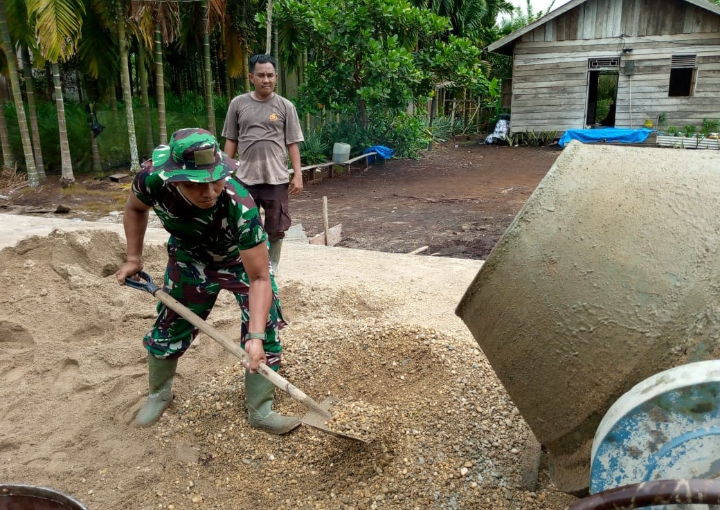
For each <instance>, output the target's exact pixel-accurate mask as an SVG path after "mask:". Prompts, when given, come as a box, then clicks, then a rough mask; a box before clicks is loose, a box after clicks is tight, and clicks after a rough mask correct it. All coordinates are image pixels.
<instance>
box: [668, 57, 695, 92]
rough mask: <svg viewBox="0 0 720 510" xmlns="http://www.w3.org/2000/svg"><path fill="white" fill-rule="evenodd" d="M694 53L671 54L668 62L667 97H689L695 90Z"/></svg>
mask: <svg viewBox="0 0 720 510" xmlns="http://www.w3.org/2000/svg"><path fill="white" fill-rule="evenodd" d="M696 61H697V56H696V55H673V57H672V61H671V62H670V89H669V92H668V96H669V97H689V96H692V95H693V92H694V91H695V78H696V76H697V67H696V65H697V62H696Z"/></svg>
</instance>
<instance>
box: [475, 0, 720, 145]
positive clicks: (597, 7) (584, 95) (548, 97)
mask: <svg viewBox="0 0 720 510" xmlns="http://www.w3.org/2000/svg"><path fill="white" fill-rule="evenodd" d="M488 49H489V50H490V51H494V52H497V53H501V54H505V55H510V56H512V57H513V71H512V105H511V120H510V123H511V131H512V132H513V133H517V132H523V131H526V130H527V131H535V132H538V131H557V132H558V133H562V132H564V131H565V130H567V129H582V128H586V127H590V126H593V125H598V124H599V123H601V122H603V121H604V122H603V123H604V124H605V125H614V126H615V127H623V128H639V127H642V126H643V125H644V123H645V122H646V120H651V121H652V122H653V125H657V123H658V120H660V121H661V122H664V125H665V126H678V127H684V126H686V125H695V126H697V127H698V128H700V126H701V125H702V123H703V120H704V119H711V120H720V6H717V5H715V4H713V3H711V2H710V1H709V0H571V1H570V2H568V3H567V4H565V5H563V6H561V7H559V8H557V9H555V10H554V11H552V12H550V13H549V14H547V15H545V16H544V17H542V18H540V19H539V20H537V21H535V22H534V23H531V24H530V25H528V26H526V27H524V28H522V29H520V30H516V31H515V32H513V33H511V34H509V35H508V36H506V37H504V38H502V39H500V40H498V41H496V42H495V43H493V44H491V45H490V46H489V47H488ZM608 81H609V82H610V83H611V85H612V83H613V81H614V85H615V87H614V91H613V92H611V93H612V95H613V96H614V97H613V98H610V99H607V98H605V103H604V104H605V105H606V106H607V105H608V101H614V103H615V104H614V107H613V108H612V109H613V110H614V119H612V118H610V117H611V116H610V115H605V116H604V117H605V118H604V119H600V118H597V117H598V111H599V110H598V103H599V100H600V91H601V90H608V89H611V90H612V86H611V87H607V86H606V87H604V88H603V86H602V84H603V83H605V84H607V83H608ZM605 93H606V94H607V92H605ZM607 109H608V110H609V107H608V108H607ZM613 120H614V122H613Z"/></svg>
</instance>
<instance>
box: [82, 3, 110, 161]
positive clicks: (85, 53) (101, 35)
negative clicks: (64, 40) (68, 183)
mask: <svg viewBox="0 0 720 510" xmlns="http://www.w3.org/2000/svg"><path fill="white" fill-rule="evenodd" d="M84 2H85V17H84V19H83V27H82V39H80V42H79V43H78V57H79V60H80V63H81V66H82V69H83V71H84V72H85V73H87V74H88V75H89V76H90V77H92V78H93V79H96V80H98V87H99V88H100V89H101V90H107V89H109V88H111V89H112V90H113V91H114V90H115V85H114V78H113V77H114V76H117V74H118V72H119V71H120V65H119V56H120V55H119V51H118V46H117V43H116V41H115V38H114V37H113V36H112V32H111V31H110V30H109V29H108V27H110V26H112V16H111V12H110V10H109V9H108V5H107V3H106V2H99V1H97V0H84ZM111 97H112V98H113V99H114V98H115V95H114V93H113V94H112V95H111ZM86 108H87V109H88V115H89V116H90V118H92V117H94V112H95V106H94V105H91V104H88V105H87V106H86ZM116 113H117V106H115V109H114V114H116ZM89 136H90V146H91V148H92V161H93V170H94V171H95V172H100V171H101V170H102V163H101V161H100V149H99V147H98V141H97V133H94V132H93V131H92V128H91V129H90V132H89Z"/></svg>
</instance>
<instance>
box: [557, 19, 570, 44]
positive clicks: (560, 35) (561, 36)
mask: <svg viewBox="0 0 720 510" xmlns="http://www.w3.org/2000/svg"><path fill="white" fill-rule="evenodd" d="M566 20H567V17H566V16H565V15H564V16H558V17H557V18H555V19H554V21H555V27H554V34H553V39H554V40H555V41H564V40H566V39H569V38H568V37H566V35H565V25H566Z"/></svg>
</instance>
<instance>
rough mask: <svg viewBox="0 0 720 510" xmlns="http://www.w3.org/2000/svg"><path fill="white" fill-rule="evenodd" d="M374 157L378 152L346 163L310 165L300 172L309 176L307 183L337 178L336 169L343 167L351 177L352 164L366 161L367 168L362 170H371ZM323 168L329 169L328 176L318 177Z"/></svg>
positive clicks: (328, 162) (331, 162)
mask: <svg viewBox="0 0 720 510" xmlns="http://www.w3.org/2000/svg"><path fill="white" fill-rule="evenodd" d="M372 156H377V152H368V153H367V154H361V155H360V156H356V157H354V158H352V159H348V160H347V161H345V162H344V163H336V162H334V161H326V162H325V163H318V164H317V165H308V166H304V167H302V168H301V169H300V171H301V172H302V173H304V174H306V175H307V178H306V179H305V182H310V183H312V182H319V181H321V180H323V179H324V178H330V179H332V178H333V177H335V167H342V168H344V169H345V171H346V172H347V174H348V175H350V171H351V168H352V164H353V163H355V162H356V161H360V160H365V167H364V168H363V169H362V170H363V171H365V170H367V169H368V168H370V158H371V157H372ZM323 168H327V169H328V170H327V176H318V175H317V173H318V171H321V170H322V169H323Z"/></svg>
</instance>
